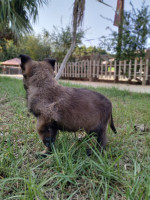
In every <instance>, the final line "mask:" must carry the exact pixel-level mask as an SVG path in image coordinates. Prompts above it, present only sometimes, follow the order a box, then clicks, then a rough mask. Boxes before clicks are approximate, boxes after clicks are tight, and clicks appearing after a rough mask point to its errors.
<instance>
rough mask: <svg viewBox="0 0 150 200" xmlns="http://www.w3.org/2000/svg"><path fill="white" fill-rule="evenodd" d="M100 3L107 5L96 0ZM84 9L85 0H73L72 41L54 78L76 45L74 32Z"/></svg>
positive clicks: (60, 72)
mask: <svg viewBox="0 0 150 200" xmlns="http://www.w3.org/2000/svg"><path fill="white" fill-rule="evenodd" d="M97 1H98V2H100V3H103V4H105V5H107V6H109V5H108V4H106V3H104V2H103V0H97ZM84 11H85V0H75V1H74V6H73V15H72V19H73V20H72V21H73V22H72V30H73V31H72V43H71V46H70V48H69V50H68V52H67V54H66V56H65V58H64V60H63V62H62V64H61V66H60V69H59V71H58V73H57V75H56V77H55V79H56V80H59V78H60V77H61V75H62V72H63V70H64V68H65V66H66V64H67V61H68V60H69V58H70V56H71V54H72V52H73V50H74V48H75V45H76V42H75V41H76V33H77V29H78V27H79V26H80V25H82V21H83V17H84Z"/></svg>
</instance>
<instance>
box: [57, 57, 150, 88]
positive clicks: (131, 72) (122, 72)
mask: <svg viewBox="0 0 150 200" xmlns="http://www.w3.org/2000/svg"><path fill="white" fill-rule="evenodd" d="M59 68H60V63H56V64H55V71H56V73H57V72H58V70H59ZM149 68H150V60H149V59H146V60H142V59H141V60H137V59H135V60H132V61H126V60H124V61H119V62H117V61H103V62H100V60H97V61H96V60H93V61H89V60H82V61H79V62H69V63H67V66H66V67H65V69H64V72H63V74H62V78H70V79H83V80H86V79H88V80H90V81H92V80H110V81H113V80H115V79H116V77H117V76H118V80H119V81H131V80H139V81H141V82H142V83H143V84H145V83H146V81H147V80H148V78H150V74H148V71H149ZM117 72H118V73H117Z"/></svg>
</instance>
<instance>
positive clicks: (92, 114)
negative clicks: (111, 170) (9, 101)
mask: <svg viewBox="0 0 150 200" xmlns="http://www.w3.org/2000/svg"><path fill="white" fill-rule="evenodd" d="M20 57H21V68H22V73H23V82H24V88H25V89H26V92H27V103H28V110H29V111H30V112H31V113H33V114H34V115H35V116H36V117H37V131H38V133H39V135H40V137H41V139H42V141H43V143H44V145H45V146H46V152H45V153H48V152H50V151H51V146H52V144H53V143H54V142H55V138H56V134H57V132H58V130H66V131H73V132H75V131H78V130H79V129H84V130H85V131H86V132H87V133H88V134H90V133H92V132H95V133H96V134H97V141H98V143H99V144H100V145H101V147H105V145H106V143H107V136H106V129H107V124H108V122H110V126H111V128H112V130H113V131H114V132H115V133H116V129H115V126H114V123H113V118H112V104H111V102H110V101H109V100H108V99H107V98H106V97H104V96H103V95H102V94H100V93H97V92H94V91H90V90H87V89H77V88H68V87H64V86H61V85H59V84H58V83H57V81H56V80H55V79H54V65H55V60H53V59H45V60H44V61H41V62H37V61H33V60H32V59H31V58H30V57H29V56H26V55H20Z"/></svg>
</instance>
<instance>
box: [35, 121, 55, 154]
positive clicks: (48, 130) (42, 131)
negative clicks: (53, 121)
mask: <svg viewBox="0 0 150 200" xmlns="http://www.w3.org/2000/svg"><path fill="white" fill-rule="evenodd" d="M37 131H38V133H39V135H40V137H41V139H42V141H43V143H44V145H45V147H46V149H45V151H43V152H42V153H43V154H50V152H51V151H52V145H54V143H55V139H56V135H57V130H56V129H54V128H52V127H51V126H50V124H49V123H46V122H45V120H41V119H40V120H38V123H37Z"/></svg>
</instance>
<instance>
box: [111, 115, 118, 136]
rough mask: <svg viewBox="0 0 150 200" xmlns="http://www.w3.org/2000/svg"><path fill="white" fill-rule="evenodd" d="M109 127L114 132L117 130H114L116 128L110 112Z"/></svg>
mask: <svg viewBox="0 0 150 200" xmlns="http://www.w3.org/2000/svg"><path fill="white" fill-rule="evenodd" d="M110 127H111V129H112V131H113V132H114V133H115V134H116V133H117V131H116V128H115V125H114V121H113V117H112V114H111V118H110Z"/></svg>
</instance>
